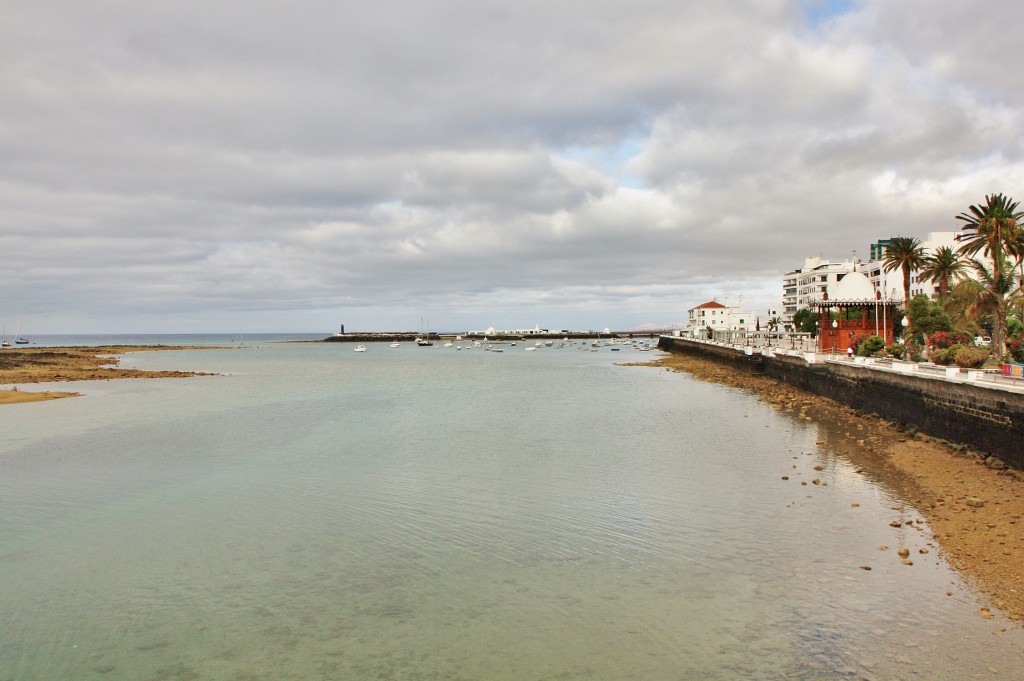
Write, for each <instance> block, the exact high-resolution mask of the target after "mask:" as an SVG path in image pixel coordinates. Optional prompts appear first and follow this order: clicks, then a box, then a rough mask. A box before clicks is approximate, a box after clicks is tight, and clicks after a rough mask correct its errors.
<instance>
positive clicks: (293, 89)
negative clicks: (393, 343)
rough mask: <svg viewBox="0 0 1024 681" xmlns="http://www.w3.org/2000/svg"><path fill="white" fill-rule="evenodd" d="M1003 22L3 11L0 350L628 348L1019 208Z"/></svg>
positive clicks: (607, 2)
mask: <svg viewBox="0 0 1024 681" xmlns="http://www.w3.org/2000/svg"><path fill="white" fill-rule="evenodd" d="M1019 28H1024V9H1022V8H1021V7H1020V6H1019V5H1018V4H1015V3H1009V2H997V3H994V4H993V3H989V4H987V5H985V7H984V8H982V9H979V8H978V7H977V6H974V5H966V4H958V3H947V4H943V3H939V4H935V3H925V2H923V0H907V1H905V2H901V3H892V2H887V1H884V0H859V1H853V0H849V1H845V0H839V1H836V0H780V1H778V2H763V1H760V0H740V1H739V2H733V3H724V4H721V5H716V4H708V3H705V2H696V1H693V0H685V1H682V2H680V1H679V0H644V1H641V2H628V3H627V2H622V1H621V0H618V1H611V0H588V2H581V1H579V0H564V1H562V2H557V3H535V2H526V3H518V4H514V5H508V4H499V3H493V2H488V1H484V2H479V3H470V4H467V3H463V2H454V0H428V1H427V2H417V3H414V2H409V1H407V0H403V1H396V0H382V1H381V2H375V3H359V4H356V3H354V2H348V1H345V0H342V1H341V2H338V1H335V0H332V1H330V2H328V1H327V0H300V1H299V2H295V3H288V4H282V3H274V2H266V1H264V0H255V1H249V2H240V1H239V0H225V1H224V2H219V3H216V4H215V5H212V6H211V5H210V4H209V3H198V2H195V1H194V0H182V1H181V2H176V3H171V4H166V3H163V4H159V5H154V4H151V3H136V4H131V3H129V4H127V5H126V4H125V3H120V2H117V3H115V2H111V1H110V0H95V1H94V2H89V3H73V2H62V1H60V0H56V1H48V0H41V1H40V2H33V3H17V4H13V3H7V4H6V6H5V11H4V22H3V23H2V25H0V37H2V40H0V56H2V59H0V158H2V161H3V162H2V164H0V225H2V230H0V239H2V241H0V244H2V247H0V322H2V323H3V325H4V326H5V328H6V329H7V331H8V333H9V334H13V333H15V332H16V330H17V329H21V330H22V332H24V333H25V334H32V333H37V334H42V333H143V332H151V333H215V332H224V333H235V332H238V333H255V332H321V331H322V332H324V333H331V332H333V331H335V330H337V328H338V326H339V325H340V324H345V325H346V327H348V328H352V329H361V330H374V329H416V328H418V326H419V323H420V320H421V319H423V318H425V319H429V320H430V325H431V327H432V328H435V329H449V330H458V329H473V328H486V327H488V326H496V327H510V328H530V327H533V326H534V325H536V324H539V325H540V326H542V327H560V328H582V329H588V328H595V329H603V328H605V327H608V328H613V329H644V328H666V327H669V326H671V325H683V324H685V323H686V317H687V310H688V309H689V308H691V307H693V306H694V305H697V304H700V303H702V302H705V301H707V300H711V299H719V300H722V299H724V298H725V297H729V298H731V299H732V300H737V299H738V298H739V296H743V299H744V307H745V308H748V309H751V310H754V311H756V312H758V313H762V311H765V310H767V309H768V308H770V307H774V306H777V305H778V303H779V300H780V298H781V290H780V275H781V273H783V272H786V271H788V270H791V269H793V268H794V267H798V266H799V264H800V263H801V262H802V261H803V259H804V257H805V256H807V255H818V254H820V255H822V256H823V257H825V258H832V259H835V258H843V257H852V256H853V253H854V251H856V252H857V253H858V254H860V255H861V257H862V258H864V257H866V256H867V252H866V249H867V248H868V247H869V244H871V243H873V242H875V241H876V240H878V239H881V238H887V237H889V236H894V235H912V236H918V237H922V238H923V237H924V235H926V234H927V233H929V232H934V231H951V230H956V229H957V228H958V227H959V225H958V224H957V223H956V221H955V219H954V216H955V215H957V214H958V213H960V212H962V211H963V210H965V209H966V208H967V206H968V205H970V204H972V203H978V202H979V201H981V200H982V199H983V197H984V195H985V194H988V193H996V192H1002V193H1006V194H1009V195H1010V196H1014V197H1016V198H1024V149H1022V144H1021V136H1020V130H1024V113H1022V112H1024V107H1022V101H1021V100H1022V98H1024V94H1022V93H1021V92H1019V89H1018V88H1014V87H1012V86H1011V85H1010V84H1012V83H1014V82H1016V80H1017V74H1018V73H1019V72H1020V70H1021V69H1020V67H1021V65H1022V64H1021V62H1022V60H1024V58H1022V57H1021V56H1019V54H1018V52H1019V51H1018V50H1016V49H1014V46H1013V45H1011V44H1010V40H1011V36H1016V35H1018V31H1017V30H1015V29H1019Z"/></svg>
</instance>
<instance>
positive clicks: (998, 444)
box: [658, 336, 1024, 469]
mask: <svg viewBox="0 0 1024 681" xmlns="http://www.w3.org/2000/svg"><path fill="white" fill-rule="evenodd" d="M658 345H659V347H660V348H661V349H663V350H667V351H669V352H679V353H685V354H691V355H699V356H701V357H705V358H707V359H710V360H714V361H717V362H721V363H724V364H728V365H729V366H732V367H734V368H736V369H739V370H741V371H746V372H749V373H756V374H763V375H765V376H768V377H770V378H773V379H775V380H778V381H779V382H781V383H785V384H788V385H791V386H793V387H794V388H797V389H800V390H803V391H805V392H808V393H812V394H815V395H822V396H824V397H828V398H829V399H832V400H835V401H836V402H839V403H841V404H844V405H847V406H849V407H852V408H854V409H857V410H860V411H865V412H870V413H873V414H876V415H878V416H880V417H882V418H884V419H886V420H889V421H893V422H896V423H900V424H902V425H904V426H907V427H912V428H916V429H917V430H919V431H921V432H922V433H926V434H928V435H933V436H935V437H940V438H943V439H946V440H951V441H953V442H958V443H961V444H964V445H966V446H968V447H970V448H971V449H974V450H977V451H980V452H984V453H987V454H990V455H993V456H996V457H998V458H1000V459H1002V460H1003V461H1004V462H1006V463H1007V464H1009V465H1011V466H1013V467H1014V468H1017V469H1024V443H1022V440H1024V393H1022V392H1021V391H1020V389H1019V388H1016V387H1013V388H1011V387H1004V386H997V385H986V384H983V383H981V382H979V381H976V380H972V379H973V378H974V375H973V374H971V375H969V374H966V373H963V372H954V375H952V376H947V375H946V374H945V373H943V374H942V375H922V374H920V373H918V372H916V371H908V370H907V367H906V365H903V364H893V365H885V364H866V363H865V364H857V363H851V362H850V361H849V360H845V359H840V360H830V359H823V360H819V359H818V358H814V357H813V355H812V358H811V360H810V361H809V360H808V357H807V356H806V355H803V354H782V353H778V352H776V353H773V352H764V353H762V352H760V351H758V350H755V349H753V348H742V347H741V348H736V347H731V346H723V345H716V344H712V343H707V342H702V341H693V340H688V339H684V338H675V337H669V336H662V337H661V339H660V341H659V344H658ZM818 357H819V358H820V357H821V356H818ZM1022 383H1024V381H1022Z"/></svg>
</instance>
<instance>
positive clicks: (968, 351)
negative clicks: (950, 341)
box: [951, 346, 990, 369]
mask: <svg viewBox="0 0 1024 681" xmlns="http://www.w3.org/2000/svg"><path fill="white" fill-rule="evenodd" d="M954 347H955V346H954ZM951 349H952V348H951ZM989 354H990V353H989V350H988V348H972V347H961V348H960V349H959V350H957V353H956V357H955V358H954V359H953V361H954V362H956V365H957V366H958V367H963V368H964V369H977V368H978V367H980V366H981V365H982V364H984V363H985V360H986V359H988V356H989Z"/></svg>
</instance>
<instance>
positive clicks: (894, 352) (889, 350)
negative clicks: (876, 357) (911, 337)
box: [885, 343, 904, 359]
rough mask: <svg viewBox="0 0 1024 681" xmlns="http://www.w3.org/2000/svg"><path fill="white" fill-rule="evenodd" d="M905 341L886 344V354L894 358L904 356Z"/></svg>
mask: <svg viewBox="0 0 1024 681" xmlns="http://www.w3.org/2000/svg"><path fill="white" fill-rule="evenodd" d="M903 350H904V348H903V343H893V344H892V345H887V346H885V354H887V355H889V356H890V357H892V358H893V359H899V358H900V357H902V356H903Z"/></svg>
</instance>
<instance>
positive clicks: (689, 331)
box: [684, 298, 757, 338]
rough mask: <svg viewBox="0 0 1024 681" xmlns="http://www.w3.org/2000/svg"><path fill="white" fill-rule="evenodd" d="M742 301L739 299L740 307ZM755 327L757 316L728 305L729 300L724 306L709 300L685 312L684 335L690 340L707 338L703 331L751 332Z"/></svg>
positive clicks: (726, 300) (705, 332)
mask: <svg viewBox="0 0 1024 681" xmlns="http://www.w3.org/2000/svg"><path fill="white" fill-rule="evenodd" d="M742 304H743V299H742V298H741V299H740V305H742ZM756 325H757V316H756V315H755V314H754V313H753V312H746V311H744V310H742V309H741V308H740V307H739V306H736V307H733V306H730V305H729V299H728V298H726V299H725V304H724V305H723V304H722V303H719V302H718V301H716V300H709V301H708V302H706V303H702V304H701V305H698V306H697V307H693V308H690V309H689V310H688V311H687V321H686V329H685V331H684V335H686V336H689V337H690V338H700V337H701V336H702V335H703V336H705V337H706V336H707V331H705V329H711V331H712V332H714V331H753V330H754V329H755V327H756Z"/></svg>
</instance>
